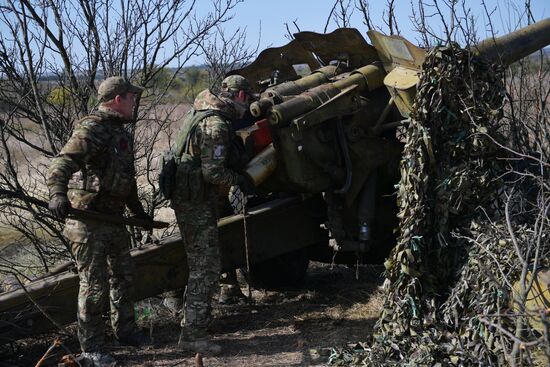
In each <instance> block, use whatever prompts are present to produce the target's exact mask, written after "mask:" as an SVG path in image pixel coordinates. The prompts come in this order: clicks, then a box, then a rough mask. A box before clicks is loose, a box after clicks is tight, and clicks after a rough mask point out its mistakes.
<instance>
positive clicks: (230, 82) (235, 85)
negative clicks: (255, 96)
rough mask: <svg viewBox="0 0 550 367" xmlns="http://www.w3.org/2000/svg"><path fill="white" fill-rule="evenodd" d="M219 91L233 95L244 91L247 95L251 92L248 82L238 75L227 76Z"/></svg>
mask: <svg viewBox="0 0 550 367" xmlns="http://www.w3.org/2000/svg"><path fill="white" fill-rule="evenodd" d="M221 90H222V91H226V92H233V93H238V92H239V91H241V90H244V91H245V92H247V93H251V92H252V89H251V88H250V83H249V82H248V80H247V79H246V78H245V77H243V76H240V75H229V76H228V77H226V78H225V79H224V80H222V85H221Z"/></svg>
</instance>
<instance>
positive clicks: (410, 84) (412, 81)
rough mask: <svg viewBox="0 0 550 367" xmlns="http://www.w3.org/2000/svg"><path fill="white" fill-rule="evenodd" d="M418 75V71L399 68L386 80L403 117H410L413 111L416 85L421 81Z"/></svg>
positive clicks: (385, 82)
mask: <svg viewBox="0 0 550 367" xmlns="http://www.w3.org/2000/svg"><path fill="white" fill-rule="evenodd" d="M418 73H419V72H418V71H417V70H414V69H408V68H404V67H401V66H397V67H395V68H394V69H393V70H392V71H390V72H389V73H388V75H386V77H385V78H384V84H385V85H386V87H387V88H388V91H389V92H390V94H391V95H392V97H393V98H394V102H395V105H396V106H397V108H398V109H399V112H400V113H401V115H402V116H403V117H409V114H410V112H411V110H412V105H413V102H414V98H415V96H416V85H417V84H418V81H419V80H420V79H419V76H418Z"/></svg>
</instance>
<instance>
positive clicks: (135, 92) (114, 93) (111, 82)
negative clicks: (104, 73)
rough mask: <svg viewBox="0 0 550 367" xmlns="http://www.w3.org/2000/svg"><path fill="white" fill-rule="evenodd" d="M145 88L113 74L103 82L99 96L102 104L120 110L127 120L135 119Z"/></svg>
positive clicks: (98, 91)
mask: <svg viewBox="0 0 550 367" xmlns="http://www.w3.org/2000/svg"><path fill="white" fill-rule="evenodd" d="M142 92H143V88H141V87H138V86H135V85H133V84H132V83H130V81H128V80H127V79H125V78H123V77H121V76H112V77H109V78H107V79H105V80H104V81H102V82H101V84H100V85H99V87H98V88H97V98H98V100H99V102H100V104H101V105H103V106H105V107H108V108H110V109H112V110H114V111H116V112H118V113H119V114H120V115H121V116H122V117H123V118H124V119H125V120H127V121H133V120H134V119H135V114H136V111H137V107H138V105H139V99H140V97H141V93H142Z"/></svg>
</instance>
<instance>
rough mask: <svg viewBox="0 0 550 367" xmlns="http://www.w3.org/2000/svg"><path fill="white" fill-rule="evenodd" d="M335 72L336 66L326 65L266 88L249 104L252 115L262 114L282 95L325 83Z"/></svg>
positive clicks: (292, 93) (281, 98)
mask: <svg viewBox="0 0 550 367" xmlns="http://www.w3.org/2000/svg"><path fill="white" fill-rule="evenodd" d="M335 74H336V66H334V65H328V66H324V67H322V68H320V69H317V70H315V71H314V72H312V73H311V74H310V75H308V76H305V77H303V78H300V79H297V80H294V81H289V82H285V83H281V84H279V85H276V86H274V87H271V88H268V89H267V90H266V91H265V92H263V93H262V95H261V98H260V100H259V101H256V102H254V103H252V104H251V105H250V112H251V113H252V116H254V117H259V116H263V115H264V114H265V113H266V112H267V111H268V110H269V108H270V107H271V106H273V105H275V104H276V103H277V102H278V101H279V103H280V101H282V100H283V97H284V96H289V95H296V94H300V93H302V92H303V91H305V90H308V89H310V88H313V87H316V86H318V85H321V84H323V83H327V82H328V81H329V80H330V78H332V77H333V76H334V75H335Z"/></svg>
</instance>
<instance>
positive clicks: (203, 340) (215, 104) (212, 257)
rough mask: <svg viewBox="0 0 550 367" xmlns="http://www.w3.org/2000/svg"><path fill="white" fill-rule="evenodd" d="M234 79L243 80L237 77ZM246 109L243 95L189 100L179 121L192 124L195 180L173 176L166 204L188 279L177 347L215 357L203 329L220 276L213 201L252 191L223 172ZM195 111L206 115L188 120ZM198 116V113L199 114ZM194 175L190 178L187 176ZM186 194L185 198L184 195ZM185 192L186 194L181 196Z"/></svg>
mask: <svg viewBox="0 0 550 367" xmlns="http://www.w3.org/2000/svg"><path fill="white" fill-rule="evenodd" d="M238 78H239V80H241V81H243V83H244V81H246V79H244V78H242V77H238ZM247 109H248V96H247V94H246V93H243V91H242V90H239V92H235V93H234V92H231V91H220V92H217V93H214V92H212V91H211V90H204V91H203V92H201V93H200V94H199V95H198V96H197V98H196V99H195V102H194V106H193V110H192V111H191V112H190V113H189V115H188V116H187V117H186V119H185V120H184V122H183V129H185V128H186V124H187V125H189V124H195V125H196V128H195V129H189V130H188V131H190V132H189V134H188V135H189V136H188V137H187V139H185V140H187V141H188V142H189V145H188V147H187V152H185V153H188V154H189V155H190V156H192V157H194V158H195V159H197V160H198V161H199V163H198V171H199V176H198V177H199V179H193V178H191V174H190V175H189V177H182V176H181V175H176V185H175V190H174V194H173V196H172V198H171V205H172V208H173V209H174V211H175V213H176V218H177V222H178V226H179V228H180V232H181V235H182V239H183V242H184V245H185V251H186V253H187V264H188V266H189V279H188V282H187V291H186V302H185V306H184V318H183V320H182V333H181V336H180V344H183V346H184V347H185V348H186V349H191V350H195V351H202V352H212V353H216V352H219V351H220V349H221V348H220V347H219V345H217V344H215V343H212V342H211V341H209V339H208V335H207V330H206V329H207V326H208V324H209V322H210V319H211V299H212V296H213V295H214V294H215V293H216V291H217V288H218V281H219V278H220V268H221V259H220V249H219V244H218V227H217V219H218V203H219V195H220V192H221V191H222V190H221V188H220V187H225V188H226V189H225V192H226V193H227V190H228V188H229V187H230V186H232V185H239V186H240V187H241V188H242V189H243V191H245V192H246V191H248V192H250V191H252V189H253V184H252V183H251V181H250V180H249V179H248V178H247V177H246V176H243V175H241V174H239V173H238V172H236V171H234V170H232V169H230V168H228V155H229V153H230V141H231V139H232V138H233V133H234V132H233V129H232V124H231V123H232V121H234V120H236V119H239V118H240V117H242V116H243V115H244V113H245V111H246V110H247ZM197 113H201V114H208V115H207V117H204V118H202V119H200V120H198V121H194V122H193V121H192V120H193V116H194V115H195V114H197ZM201 116H203V115H201ZM193 176H196V175H193ZM189 191H191V193H192V194H191V195H189V193H188V192H189ZM184 192H186V194H184Z"/></svg>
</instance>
